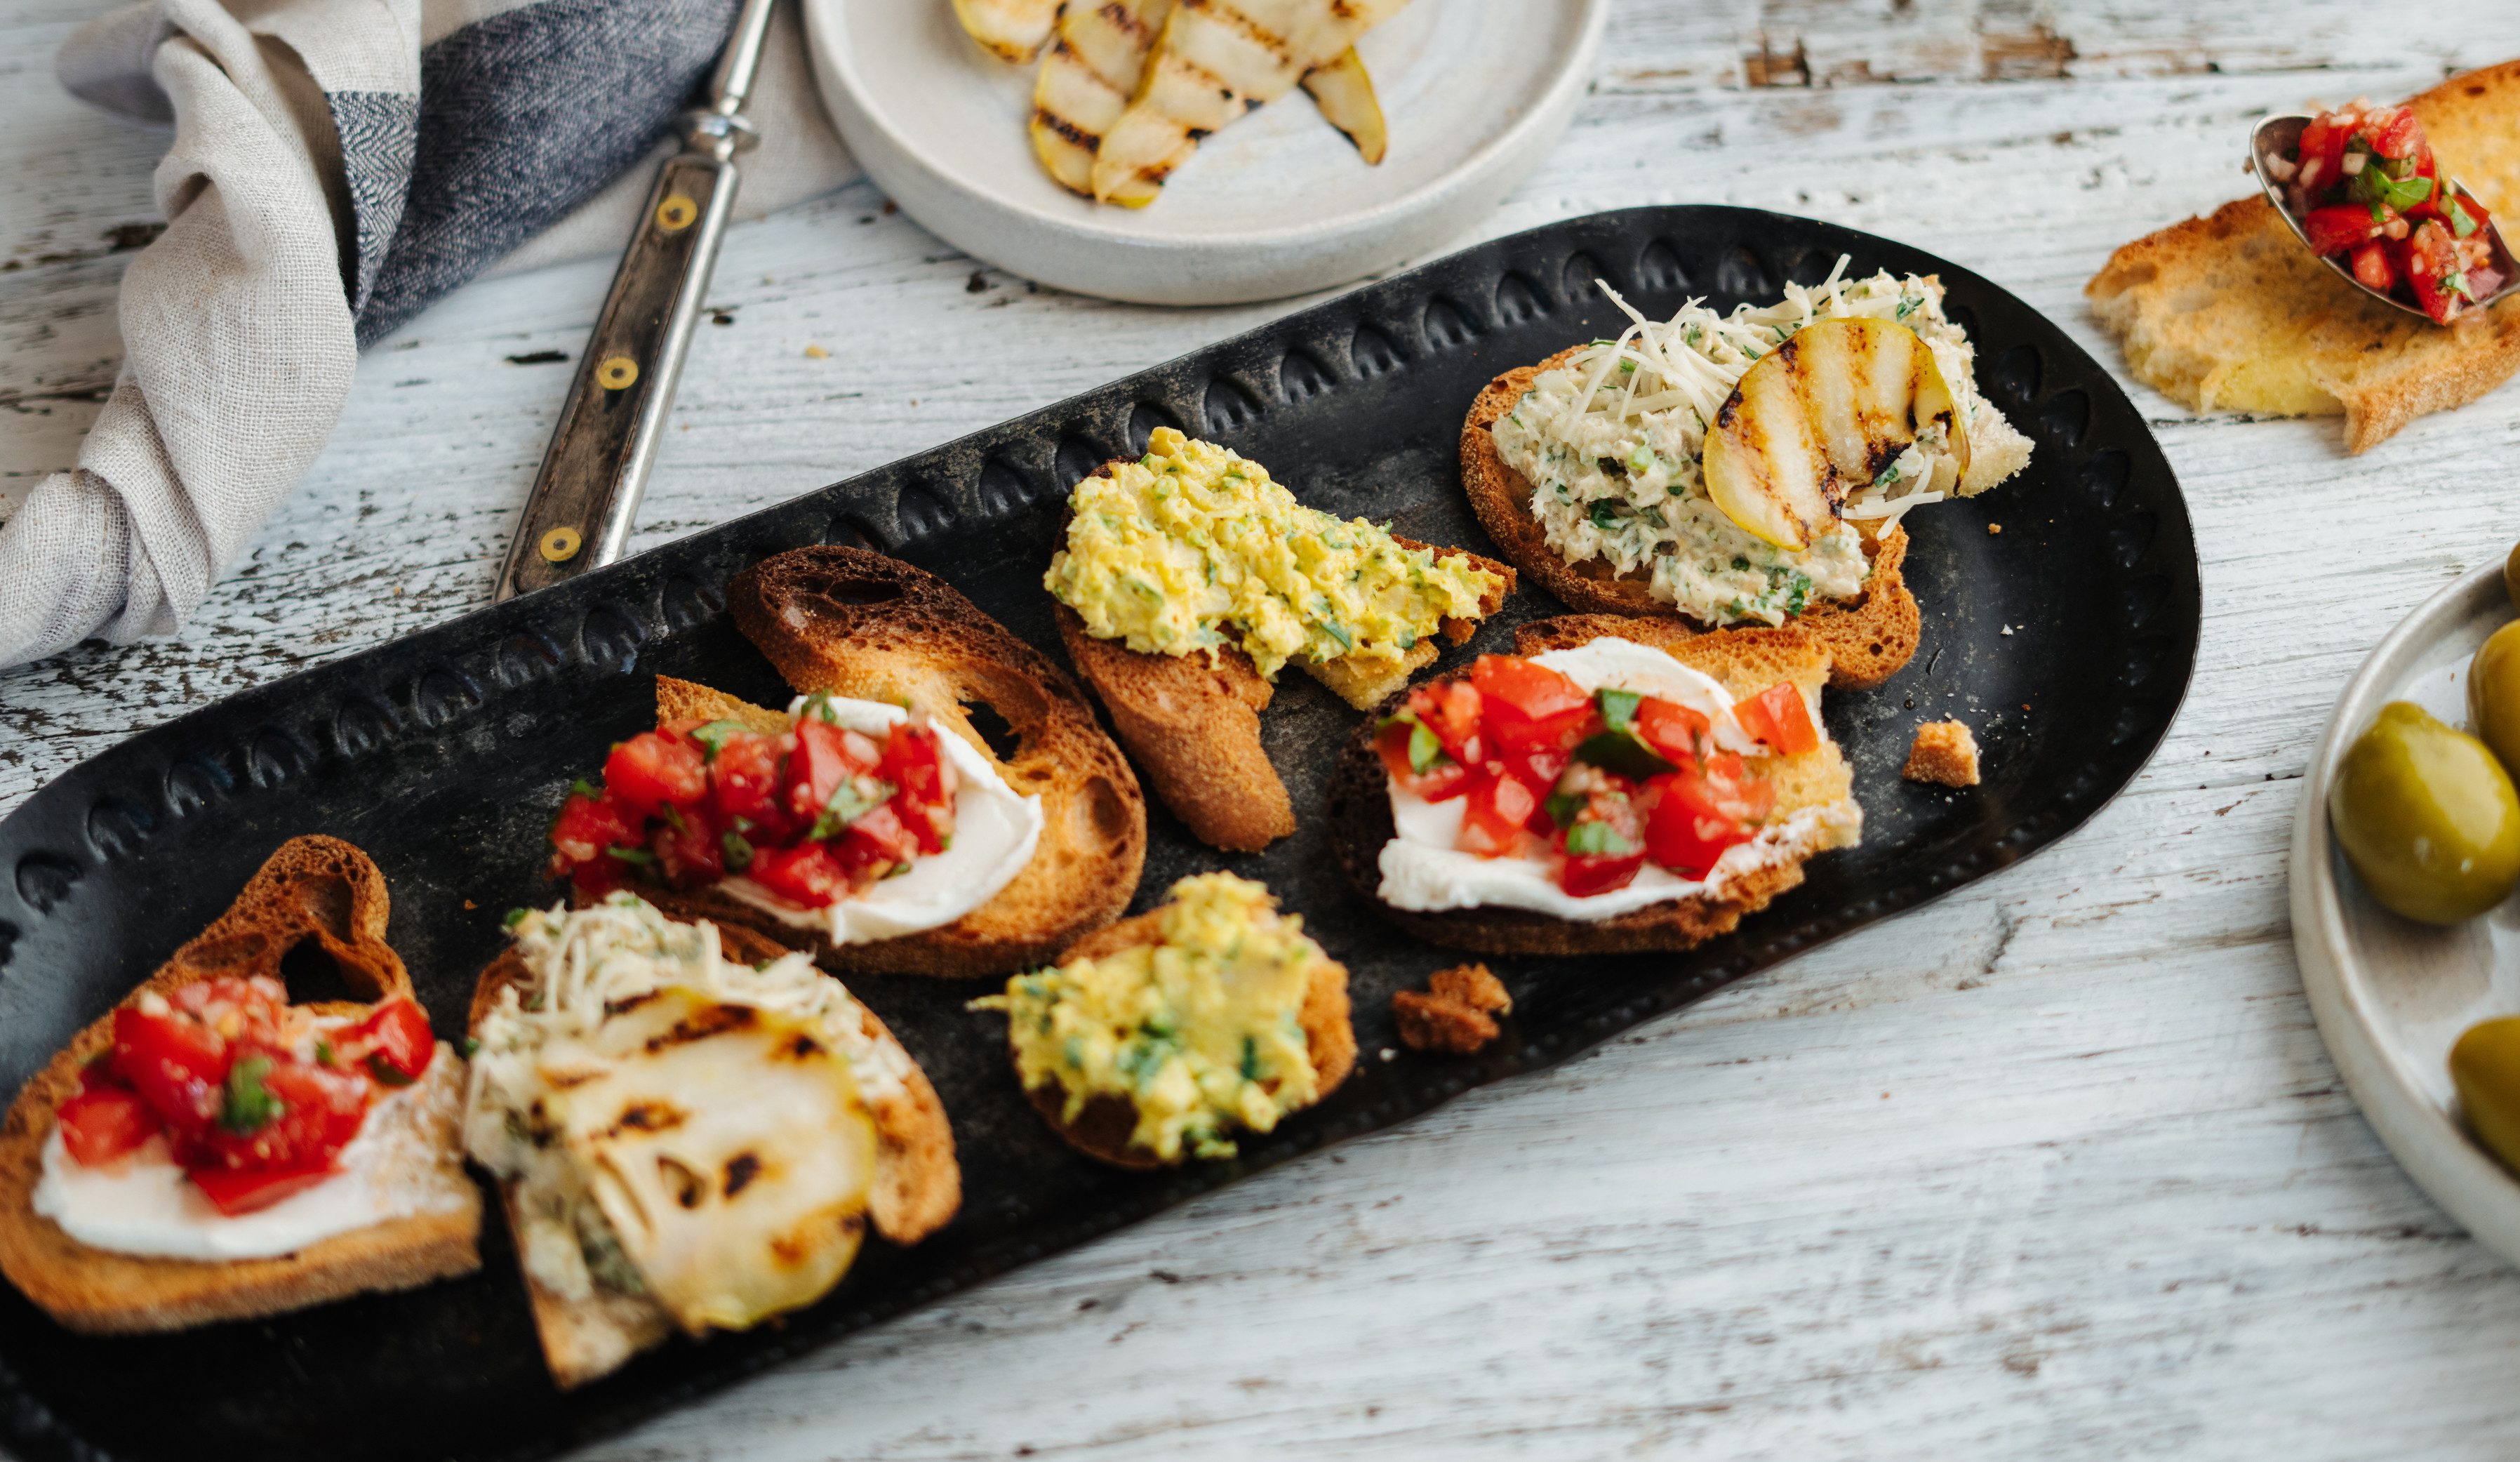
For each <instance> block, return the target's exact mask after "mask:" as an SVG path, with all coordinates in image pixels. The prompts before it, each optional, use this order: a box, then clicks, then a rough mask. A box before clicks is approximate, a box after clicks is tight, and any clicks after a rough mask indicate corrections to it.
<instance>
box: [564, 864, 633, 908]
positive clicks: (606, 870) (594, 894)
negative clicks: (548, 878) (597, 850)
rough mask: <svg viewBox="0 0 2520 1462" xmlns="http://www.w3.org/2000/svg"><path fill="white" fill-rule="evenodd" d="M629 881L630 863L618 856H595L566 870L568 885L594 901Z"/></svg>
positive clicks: (599, 899)
mask: <svg viewBox="0 0 2520 1462" xmlns="http://www.w3.org/2000/svg"><path fill="white" fill-rule="evenodd" d="M629 882H630V865H629V864H627V863H624V862H622V861H621V860H620V859H619V858H609V857H607V858H597V859H595V860H593V861H592V862H586V863H580V864H578V865H577V866H576V867H574V868H571V869H570V870H569V871H568V886H569V887H570V888H572V889H575V890H576V891H578V892H580V893H583V894H585V895H586V896H587V898H589V899H590V900H595V901H601V900H602V899H603V898H604V896H605V895H606V894H607V893H610V892H611V891H614V890H615V889H618V888H621V887H622V886H623V885H625V884H627V883H629Z"/></svg>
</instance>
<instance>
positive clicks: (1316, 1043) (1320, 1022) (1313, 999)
mask: <svg viewBox="0 0 2520 1462" xmlns="http://www.w3.org/2000/svg"><path fill="white" fill-rule="evenodd" d="M1162 937H1163V911H1162V910H1160V909H1149V910H1148V911H1147V912H1146V913H1143V914H1140V915H1138V916H1137V917H1136V918H1134V919H1123V920H1121V921H1120V922H1119V923H1117V924H1114V925H1112V926H1111V927H1110V928H1108V929H1105V930H1102V931H1100V932H1098V933H1096V934H1092V935H1089V936H1087V937H1084V938H1082V939H1079V940H1078V941H1077V942H1076V946H1075V947H1074V948H1072V949H1070V950H1068V951H1067V958H1069V959H1072V960H1074V959H1102V958H1103V957H1105V956H1107V955H1113V954H1117V953H1119V952H1120V951H1121V950H1123V949H1129V948H1133V947H1135V946H1137V945H1140V944H1152V943H1156V942H1158V941H1159V940H1161V939H1162ZM1350 1017H1351V1010H1350V1006H1349V1004H1348V997H1347V967H1346V966H1345V965H1342V964H1340V963H1339V962H1337V961H1336V960H1325V961H1323V962H1322V964H1321V966H1320V967H1319V968H1318V969H1316V970H1315V971H1314V972H1313V981H1312V983H1311V985H1310V986H1309V987H1307V988H1306V989H1305V991H1304V1004H1303V1008H1302V1009H1300V1010H1298V1011H1297V1012H1296V1013H1295V1023H1296V1024H1297V1025H1299V1026H1301V1027H1303V1028H1304V1045H1305V1049H1306V1052H1307V1054H1309V1055H1310V1056H1311V1057H1312V1059H1313V1071H1314V1073H1315V1074H1316V1076H1317V1077H1318V1080H1319V1085H1318V1087H1317V1089H1316V1091H1315V1094H1314V1097H1313V1101H1314V1103H1315V1104H1316V1105H1318V1104H1319V1103H1320V1102H1321V1101H1322V1100H1323V1098H1325V1097H1328V1095H1329V1094H1330V1093H1331V1092H1332V1091H1333V1090H1336V1089H1337V1087H1338V1084H1339V1083H1340V1082H1341V1081H1344V1080H1346V1079H1347V1077H1348V1073H1350V1072H1352V1071H1354V1070H1356V1027H1355V1024H1354V1022H1353V1021H1352V1020H1351V1018H1350ZM1007 1056H1008V1059H1009V1060H1010V1061H1012V1060H1016V1059H1018V1058H1017V1056H1016V1053H1015V1049H1014V1045H1013V1042H1012V1040H1010V1041H1009V1042H1008V1046H1007ZM1025 1096H1027V1097H1028V1098H1030V1099H1031V1101H1032V1106H1033V1110H1034V1111H1036V1112H1038V1113H1040V1114H1041V1116H1042V1119H1043V1120H1044V1121H1047V1122H1049V1123H1050V1126H1051V1130H1052V1131H1055V1132H1057V1134H1058V1136H1059V1140H1060V1141H1062V1142H1065V1143H1066V1144H1067V1145H1068V1146H1070V1147H1072V1148H1074V1149H1076V1150H1077V1151H1078V1152H1080V1153H1083V1154H1085V1156H1087V1157H1089V1158H1092V1159H1094V1160H1096V1161H1097V1162H1102V1163H1108V1164H1110V1165H1112V1166H1114V1167H1128V1168H1135V1169H1137V1170H1139V1171H1146V1170H1148V1169H1151V1168H1156V1167H1177V1166H1179V1165H1181V1164H1183V1163H1185V1162H1188V1161H1189V1159H1188V1157H1187V1156H1184V1157H1182V1158H1177V1159H1175V1160H1174V1161H1173V1162H1171V1163H1166V1162H1164V1161H1163V1160H1162V1159H1160V1158H1157V1157H1156V1156H1155V1155H1154V1154H1153V1153H1151V1152H1148V1150H1147V1149H1145V1148H1143V1147H1138V1146H1135V1145H1134V1144H1133V1143H1132V1142H1131V1141H1130V1138H1131V1137H1133V1136H1134V1135H1135V1134H1136V1132H1137V1130H1138V1109H1137V1108H1136V1107H1135V1106H1133V1105H1131V1104H1130V1103H1129V1102H1128V1101H1127V1100H1126V1099H1125V1098H1121V1097H1116V1096H1109V1095H1102V1096H1096V1097H1093V1098H1091V1099H1090V1100H1088V1101H1087V1102H1086V1104H1085V1105H1084V1106H1083V1107H1081V1108H1079V1109H1077V1113H1076V1119H1075V1120H1074V1121H1069V1120H1068V1119H1067V1094H1066V1092H1065V1090H1064V1089H1063V1088H1061V1087H1060V1086H1059V1084H1058V1083H1057V1082H1056V1081H1047V1082H1044V1083H1043V1084H1041V1085H1039V1086H1036V1087H1034V1088H1033V1089H1032V1090H1031V1091H1029V1092H1026V1093H1025Z"/></svg>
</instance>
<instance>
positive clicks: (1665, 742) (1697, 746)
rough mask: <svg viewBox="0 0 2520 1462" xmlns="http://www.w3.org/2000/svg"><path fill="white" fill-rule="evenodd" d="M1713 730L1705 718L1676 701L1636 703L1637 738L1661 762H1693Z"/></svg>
mask: <svg viewBox="0 0 2520 1462" xmlns="http://www.w3.org/2000/svg"><path fill="white" fill-rule="evenodd" d="M1711 730H1712V727H1711V725H1710V723H1709V722H1708V721H1707V719H1706V717H1705V716H1704V715H1702V714H1700V713H1698V712H1697V711H1694V710H1691V709H1689V708H1688V707H1686V706H1683V705H1681V704H1680V703H1679V702H1677V701H1665V700H1662V699H1660V698H1658V697H1654V696H1647V697H1645V698H1644V699H1643V700H1642V701H1640V702H1638V703H1637V735H1638V737H1639V738H1640V739H1642V740H1643V742H1644V744H1645V745H1646V746H1649V747H1651V748H1653V749H1654V751H1655V752H1657V753H1659V754H1661V756H1662V759H1664V760H1665V761H1668V762H1671V763H1673V764H1674V765H1678V764H1680V763H1681V762H1684V761H1693V760H1695V759H1696V758H1697V754H1698V753H1699V751H1700V750H1702V743H1704V741H1705V740H1706V737H1707V735H1708V733H1709V732H1710V731H1711Z"/></svg>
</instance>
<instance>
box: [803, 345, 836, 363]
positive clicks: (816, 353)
mask: <svg viewBox="0 0 2520 1462" xmlns="http://www.w3.org/2000/svg"><path fill="white" fill-rule="evenodd" d="M805 358H806V359H807V360H829V359H831V358H832V352H831V351H829V350H826V349H824V348H823V347H822V346H820V345H807V346H806V347H805Z"/></svg>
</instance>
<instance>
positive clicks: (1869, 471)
mask: <svg viewBox="0 0 2520 1462" xmlns="http://www.w3.org/2000/svg"><path fill="white" fill-rule="evenodd" d="M1938 423H1939V424H1940V425H1941V426H1942V428H1943V432H1944V439H1945V443H1946V445H1945V447H1944V450H1945V451H1946V452H1947V453H1949V454H1950V455H1951V456H1952V457H1953V458H1954V459H1956V460H1955V466H1956V467H1957V469H1958V472H1959V473H1961V474H1965V473H1966V472H1967V471H1968V458H1969V450H1968V434H1967V433H1966V432H1964V431H1962V430H1961V429H1960V424H1959V408H1958V405H1957V404H1956V403H1955V402H1954V401H1953V399H1952V388H1951V386H1950V385H1949V383H1947V382H1945V381H1944V380H1943V373H1942V370H1941V368H1940V367H1938V366H1936V365H1935V364H1934V352H1933V351H1932V350H1931V349H1929V348H1927V347H1926V344H1925V343H1924V342H1923V341H1921V340H1918V339H1917V338H1916V333H1915V332H1914V331H1913V330H1910V329H1909V328H1908V327H1907V326H1905V325H1900V324H1896V323H1894V322H1892V321H1889V320H1870V319H1851V320H1822V321H1820V322H1818V323H1816V324H1812V325H1806V326H1804V327H1803V329H1802V331H1801V332H1800V333H1799V334H1797V335H1796V336H1794V338H1793V339H1792V340H1789V341H1787V342H1785V343H1783V344H1781V345H1778V347H1777V348H1776V349H1775V350H1774V351H1772V352H1770V353H1769V354H1768V355H1766V356H1765V357H1763V358H1761V359H1760V360H1759V361H1758V362H1757V363H1756V364H1754V365H1752V366H1751V367H1750V369H1749V370H1748V371H1747V372H1745V373H1744V374H1743V375H1742V377H1741V382H1740V384H1739V385H1738V386H1736V387H1734V388H1733V394H1732V395H1731V396H1729V397H1727V398H1726V399H1725V402H1724V405H1723V408H1722V409H1721V410H1719V411H1718V412H1716V414H1715V430H1714V431H1712V432H1710V433H1708V434H1707V436H1706V463H1705V472H1706V492H1707V495H1708V496H1709V497H1711V498H1713V499H1714V500H1715V506H1717V507H1718V508H1721V509H1723V510H1724V516H1725V517H1727V518H1730V519H1732V520H1733V522H1734V523H1737V524H1739V525H1741V526H1742V527H1744V528H1746V529H1748V530H1749V531H1751V532H1753V533H1756V534H1758V535H1759V536H1760V537H1762V538H1765V539H1767V540H1768V541H1769V542H1771V543H1774V544H1776V545H1777V546H1778V547H1779V548H1783V549H1789V550H1792V551H1794V552H1800V551H1802V550H1803V549H1806V548H1809V547H1810V546H1811V543H1812V540H1813V539H1814V538H1816V537H1819V536H1820V535H1821V534H1823V533H1825V532H1827V531H1828V529H1829V526H1830V525H1832V524H1834V523H1835V522H1836V521H1837V519H1838V517H1839V515H1840V514H1841V512H1842V511H1843V510H1844V508H1845V506H1846V496H1847V494H1848V493H1849V492H1852V491H1854V490H1855V489H1857V488H1860V487H1865V486H1868V485H1870V483H1871V482H1872V480H1873V479H1874V478H1875V477H1877V476H1878V475H1879V474H1880V473H1881V471H1882V469H1884V468H1886V467H1888V466H1889V465H1890V464H1891V462H1893V461H1894V460H1896V459H1897V458H1898V456H1899V455H1900V454H1901V453H1902V452H1905V451H1906V450H1907V449H1908V448H1909V447H1911V446H1913V445H1914V443H1915V441H1916V438H1917V437H1918V436H1919V435H1921V434H1924V433H1925V432H1927V431H1929V430H1931V429H1932V428H1933V427H1934V426H1935V425H1936V424H1938Z"/></svg>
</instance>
